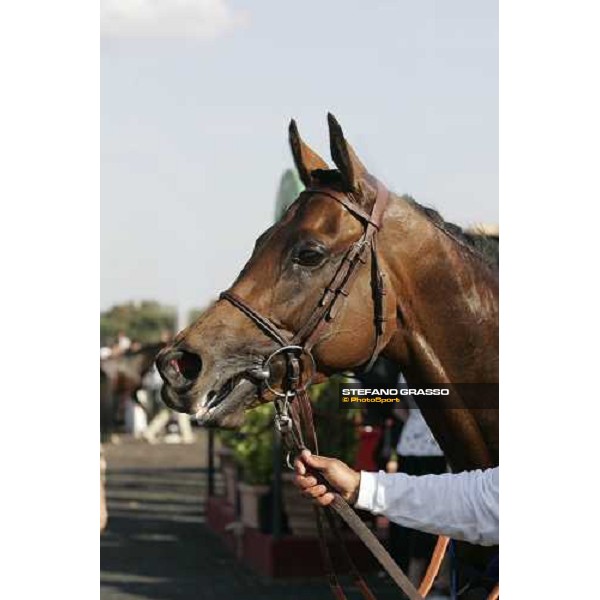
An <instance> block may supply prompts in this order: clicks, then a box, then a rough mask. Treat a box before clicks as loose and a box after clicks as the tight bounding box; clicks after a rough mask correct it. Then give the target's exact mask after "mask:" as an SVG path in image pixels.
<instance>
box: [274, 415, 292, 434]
mask: <svg viewBox="0 0 600 600" xmlns="http://www.w3.org/2000/svg"><path fill="white" fill-rule="evenodd" d="M275 429H277V431H279V433H289V432H290V431H291V430H292V418H291V417H290V416H289V415H275Z"/></svg>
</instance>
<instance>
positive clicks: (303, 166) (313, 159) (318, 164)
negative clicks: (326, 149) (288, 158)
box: [289, 119, 329, 187]
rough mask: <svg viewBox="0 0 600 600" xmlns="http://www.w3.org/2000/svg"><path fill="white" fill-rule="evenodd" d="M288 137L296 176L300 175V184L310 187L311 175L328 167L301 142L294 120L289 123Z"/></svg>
mask: <svg viewBox="0 0 600 600" xmlns="http://www.w3.org/2000/svg"><path fill="white" fill-rule="evenodd" d="M289 137H290V147H291V149H292V156H293V157H294V163H295V165H296V169H297V170H298V175H300V179H301V181H302V183H303V184H304V185H305V186H306V187H310V186H311V184H312V175H311V173H312V172H313V171H316V170H317V169H324V170H328V169H329V166H328V165H327V163H326V162H325V161H324V160H323V159H322V158H321V157H320V156H319V155H318V154H317V153H316V152H313V151H312V150H311V149H310V148H309V147H308V146H307V145H306V144H305V143H304V142H303V141H302V138H301V137H300V134H299V133H298V126H297V125H296V121H294V119H292V120H291V121H290V128H289Z"/></svg>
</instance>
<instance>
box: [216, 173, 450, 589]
mask: <svg viewBox="0 0 600 600" xmlns="http://www.w3.org/2000/svg"><path fill="white" fill-rule="evenodd" d="M303 193H305V194H312V193H319V194H323V195H325V196H328V197H329V198H332V199H333V200H335V201H336V202H339V203H340V204H341V205H342V206H344V207H345V208H346V209H347V210H348V211H349V212H350V213H351V214H352V215H353V216H354V217H355V218H356V219H358V220H359V221H360V222H361V223H362V224H363V225H364V232H363V234H362V236H361V237H360V239H359V240H358V241H357V242H355V243H353V244H352V245H351V246H350V248H349V249H348V251H347V252H346V254H345V256H344V258H343V259H342V262H341V264H340V266H339V267H338V270H337V271H336V273H335V275H334V276H333V278H332V280H331V281H330V283H329V285H328V286H327V287H326V288H325V290H324V292H323V295H322V296H321V298H320V300H319V303H318V304H317V306H316V307H315V309H314V310H313V312H312V314H311V315H310V316H309V318H308V320H307V321H306V323H305V324H304V325H303V326H302V327H301V328H300V329H299V331H298V332H297V333H296V334H295V335H293V336H292V337H290V335H289V334H288V333H287V332H284V331H282V330H281V328H280V327H278V326H277V325H276V324H275V323H274V322H273V321H272V320H271V319H269V318H268V317H266V316H264V315H261V314H260V313H259V312H257V311H256V310H255V309H253V308H252V307H251V306H250V305H249V304H248V303H247V302H246V301H245V300H243V299H242V298H240V297H239V296H237V295H236V294H234V293H233V292H231V291H229V290H227V291H225V292H222V293H221V295H220V299H221V300H226V301H227V302H229V303H230V304H232V305H233V306H234V307H235V308H237V309H238V310H239V311H241V312H242V313H243V314H244V315H245V316H246V317H248V319H250V320H251V321H252V322H253V323H254V324H255V325H256V327H257V328H258V329H260V330H261V331H262V332H263V333H264V334H265V335H266V336H268V337H270V338H271V339H272V340H273V341H274V342H276V343H277V344H278V345H279V348H278V349H277V350H275V352H273V353H272V354H271V355H270V356H269V357H267V359H266V360H265V362H264V363H263V366H262V370H261V371H260V373H259V375H258V378H259V379H261V380H262V381H263V384H264V388H266V389H268V390H270V391H271V392H272V393H273V394H274V395H275V411H276V416H275V427H276V429H277V430H278V431H279V432H280V433H281V436H282V439H283V442H284V445H285V446H286V448H287V451H288V454H287V457H286V462H287V464H288V466H289V467H291V468H292V465H291V460H290V458H291V456H295V455H297V454H299V453H300V452H301V451H302V450H303V449H305V448H308V449H310V450H311V451H313V452H315V453H318V443H317V436H316V432H315V427H314V423H313V416H312V407H311V403H310V399H309V397H308V392H307V389H308V386H309V385H310V378H311V377H310V376H309V377H307V378H306V380H305V381H304V382H302V371H303V365H302V362H301V359H302V357H303V356H306V357H308V358H309V361H310V364H311V367H312V370H313V373H314V371H315V370H316V368H315V360H314V357H313V355H312V352H311V351H312V349H313V347H314V346H315V345H316V344H317V343H318V342H319V340H320V339H321V338H322V336H323V334H324V332H325V330H326V329H327V328H328V327H329V326H330V325H331V323H332V321H334V320H335V318H336V316H337V315H338V314H339V312H340V309H341V306H342V305H343V302H344V300H345V298H347V297H348V295H349V293H350V290H351V287H352V284H353V283H354V281H355V280H356V277H357V275H358V272H359V267H360V265H362V264H366V262H367V260H366V258H365V254H366V252H367V251H370V253H371V289H372V292H373V306H374V323H375V341H374V345H373V349H372V351H371V356H370V358H369V359H368V361H367V366H366V369H367V370H368V369H370V368H371V367H372V365H373V363H374V362H375V360H376V359H377V357H378V356H379V353H380V352H381V350H382V342H383V334H384V330H385V318H384V299H385V294H386V291H385V279H384V275H383V272H382V271H381V269H380V267H379V261H378V256H377V246H376V236H377V233H378V231H379V230H380V229H381V226H382V217H383V213H384V211H385V208H386V206H387V204H388V201H389V192H388V191H387V190H386V189H385V188H384V187H383V185H382V184H381V183H379V182H377V194H376V198H375V202H374V205H373V208H372V211H371V213H370V214H367V213H366V212H364V211H363V210H362V209H361V208H360V207H359V206H357V204H356V203H354V202H353V201H352V200H351V195H350V194H345V193H342V192H338V191H335V190H330V189H320V188H311V189H307V190H305V192H303ZM279 355H282V356H283V357H284V359H285V363H286V364H285V376H284V379H283V387H282V389H281V390H276V389H274V388H273V387H272V386H271V385H270V382H269V379H270V374H271V370H270V367H271V363H272V361H273V360H274V359H275V357H276V356H279ZM311 376H312V374H311ZM305 438H306V439H305ZM306 442H308V444H307V443H306ZM311 474H312V475H313V476H315V477H316V479H317V480H318V481H319V483H320V484H324V485H325V486H326V487H327V488H328V491H330V492H332V493H333V494H334V500H333V502H332V503H331V504H330V505H329V506H327V507H325V508H322V507H318V506H315V513H316V519H317V529H318V533H319V545H320V549H321V554H322V556H323V561H324V564H325V569H326V572H327V579H328V581H329V585H330V587H331V590H332V593H333V595H334V597H335V598H336V600H347V597H346V595H345V593H344V591H343V589H342V587H341V585H340V583H339V580H338V577H337V575H336V572H335V569H334V567H333V562H332V559H331V554H330V552H329V547H328V544H327V540H326V538H325V533H324V517H325V519H326V520H327V523H328V525H329V527H330V528H331V530H332V532H333V534H334V536H335V538H336V541H337V542H338V544H339V545H340V547H341V549H342V554H343V556H344V560H345V562H346V563H347V564H348V566H349V569H350V573H351V575H352V578H353V580H354V582H355V584H356V586H357V587H358V588H359V590H360V591H361V594H362V596H363V598H365V600H375V597H374V596H373V593H372V592H371V590H370V589H369V587H368V586H367V584H366V582H365V580H364V579H363V577H362V576H361V575H360V573H359V571H358V569H357V568H356V566H355V565H354V563H353V561H352V558H351V557H350V554H349V552H348V550H347V548H346V546H345V544H344V541H343V539H342V536H341V532H340V529H339V524H338V522H337V521H336V519H335V515H334V514H333V511H335V513H337V514H338V515H339V517H341V518H342V519H343V520H344V521H345V522H346V523H347V524H348V526H349V527H350V528H351V529H352V530H353V531H354V533H355V534H356V535H357V536H358V537H359V538H360V539H361V540H362V542H363V543H364V544H365V545H366V546H367V547H368V548H369V550H370V551H371V552H372V554H373V555H374V556H375V558H376V559H377V560H378V561H379V563H380V564H381V566H382V567H383V568H384V569H385V571H386V572H387V573H388V575H389V576H390V577H391V578H392V579H393V580H394V582H395V583H396V584H397V585H398V587H399V588H400V589H401V590H402V591H403V592H404V594H406V596H407V597H408V598H409V599H410V600H423V598H424V597H425V595H426V594H427V592H428V591H429V589H430V587H431V584H432V583H433V579H434V578H435V575H436V574H437V570H439V566H440V564H441V561H442V558H443V555H444V551H445V549H446V546H447V543H448V539H447V538H444V537H440V538H439V539H438V543H437V545H436V549H435V551H434V555H433V557H432V560H431V564H430V566H429V568H428V570H427V575H426V577H425V579H424V581H423V583H422V584H421V587H420V589H419V590H418V591H417V589H416V588H415V586H414V585H413V584H412V583H411V581H410V580H409V579H408V577H407V576H406V574H405V573H404V572H403V571H402V569H401V568H400V567H399V566H398V565H397V564H396V563H395V561H394V560H393V558H392V557H391V556H390V554H389V553H388V552H387V550H386V549H385V548H384V547H383V545H382V544H381V542H380V541H379V540H378V538H377V537H376V536H375V535H374V534H373V532H372V531H371V530H370V529H369V528H368V527H367V526H366V525H365V523H364V522H363V521H362V520H361V519H360V517H359V516H358V515H357V514H356V512H355V511H354V510H353V509H352V508H351V507H350V505H349V504H348V503H347V502H346V501H345V500H344V499H343V498H342V497H341V496H340V494H339V493H337V492H336V491H335V490H333V489H331V486H330V485H329V482H327V480H326V479H325V478H324V477H323V476H322V475H321V474H320V473H311ZM436 567H437V568H436Z"/></svg>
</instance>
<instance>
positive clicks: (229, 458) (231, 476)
mask: <svg viewBox="0 0 600 600" xmlns="http://www.w3.org/2000/svg"><path fill="white" fill-rule="evenodd" d="M218 454H219V462H220V464H221V472H222V473H223V480H224V483H225V499H226V500H227V502H228V503H229V504H231V505H232V506H235V503H236V499H237V486H238V467H237V464H236V462H235V460H234V458H233V451H232V450H231V448H227V447H223V448H220V449H219V452H218Z"/></svg>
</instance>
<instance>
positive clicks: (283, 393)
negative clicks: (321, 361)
mask: <svg viewBox="0 0 600 600" xmlns="http://www.w3.org/2000/svg"><path fill="white" fill-rule="evenodd" d="M284 353H285V354H289V355H291V356H292V358H293V359H295V360H297V361H299V362H301V358H302V355H303V354H305V355H306V356H308V357H309V359H310V369H311V373H310V374H309V376H308V377H307V379H306V381H305V382H304V384H303V385H298V383H300V373H297V374H295V375H294V376H293V377H291V376H290V375H289V374H287V373H286V375H285V376H284V382H285V383H286V384H292V387H291V388H290V389H287V390H286V389H282V390H277V389H275V388H274V387H273V385H271V382H270V376H271V362H272V361H273V359H274V358H275V357H276V356H278V355H280V354H284ZM316 371H317V365H316V363H315V359H314V356H313V355H312V354H311V353H310V352H309V351H308V350H305V349H304V348H303V347H302V346H293V345H290V346H283V347H281V348H278V349H277V350H275V351H274V352H272V353H271V354H270V355H269V356H268V357H267V359H266V360H265V362H264V363H263V366H262V373H263V374H264V375H265V376H264V379H263V381H264V385H265V387H266V388H267V389H268V390H269V391H270V392H271V393H273V394H274V395H275V396H278V397H280V398H284V397H287V396H288V395H290V393H292V394H293V393H295V392H302V391H304V390H305V389H307V388H308V387H309V386H310V384H311V383H312V379H313V377H314V374H315V373H316Z"/></svg>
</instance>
